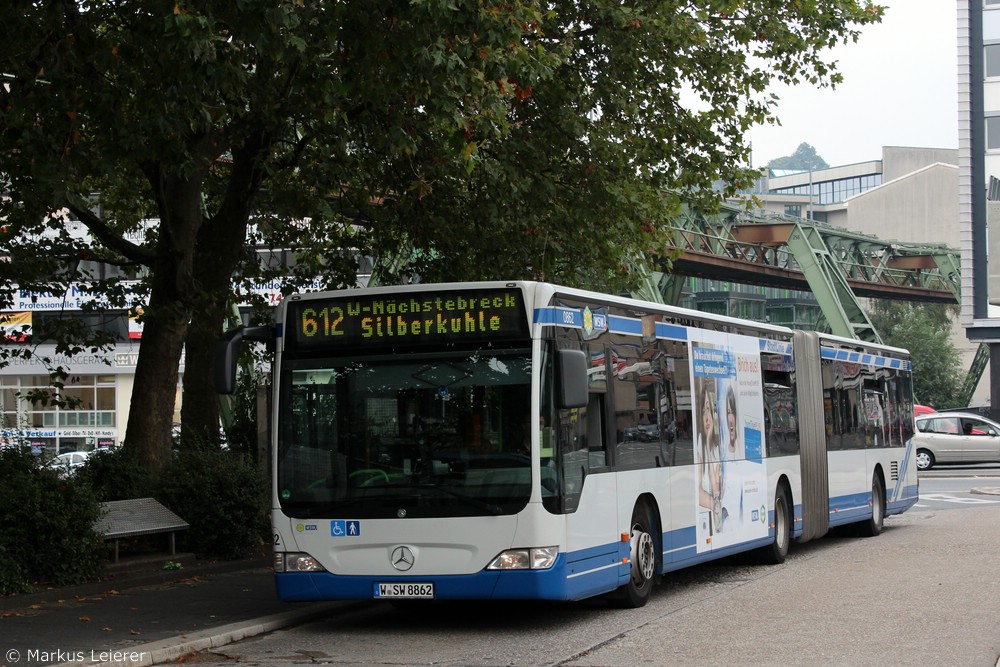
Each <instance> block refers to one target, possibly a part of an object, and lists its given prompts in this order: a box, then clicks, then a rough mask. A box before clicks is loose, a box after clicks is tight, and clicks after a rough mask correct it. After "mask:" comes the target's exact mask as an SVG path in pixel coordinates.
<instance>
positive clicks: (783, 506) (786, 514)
mask: <svg viewBox="0 0 1000 667" xmlns="http://www.w3.org/2000/svg"><path fill="white" fill-rule="evenodd" d="M791 542H792V512H791V505H790V504H789V500H788V492H787V491H786V490H785V487H784V486H783V485H780V484H779V485H778V489H777V490H776V491H775V492H774V540H773V541H772V542H771V543H770V544H769V545H767V546H766V547H762V548H761V549H760V551H758V555H759V556H760V560H761V562H763V563H766V564H768V565H781V564H782V563H784V562H785V558H786V557H787V556H788V547H789V545H790V544H791Z"/></svg>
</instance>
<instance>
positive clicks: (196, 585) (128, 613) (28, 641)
mask: <svg viewBox="0 0 1000 667" xmlns="http://www.w3.org/2000/svg"><path fill="white" fill-rule="evenodd" d="M177 565H180V568H179V569H170V568H173V567H176V566H177ZM165 567H166V568H167V569H165ZM353 604H356V603H353ZM351 605H352V603H344V602H333V603H286V602H281V601H279V600H278V598H277V596H276V594H275V590H274V573H273V570H272V569H271V561H270V559H269V558H257V559H253V560H243V561H199V560H197V559H195V558H194V557H193V556H191V555H189V554H179V555H176V556H170V555H169V554H165V555H158V556H153V557H148V556H147V557H144V558H142V559H133V560H128V559H124V560H123V561H122V562H121V563H119V564H118V565H117V566H113V567H109V569H108V571H107V576H106V577H105V578H104V579H102V580H101V581H100V582H97V583H92V584H85V585H82V586H68V587H59V588H49V589H45V590H40V591H37V592H34V593H30V594H24V595H14V596H6V597H0V666H3V667H23V666H27V665H32V666H34V665H86V666H87V667H97V666H98V665H109V666H110V665H115V666H119V665H121V666H126V665H127V666H131V667H141V666H144V665H155V664H162V663H164V662H170V661H173V660H177V659H179V658H183V656H185V655H187V654H190V653H194V652H197V651H202V650H204V649H208V648H214V647H218V646H224V645H226V644H229V643H231V642H234V641H239V640H240V639H243V638H245V637H251V636H254V635H258V634H261V633H264V632H270V631H272V630H277V629H280V628H283V627H287V626H290V625H294V624H296V623H300V622H303V621H305V620H308V619H310V618H313V617H316V616H320V615H326V614H330V613H331V612H333V611H336V610H337V609H344V610H347V609H349V608H350V606H351Z"/></svg>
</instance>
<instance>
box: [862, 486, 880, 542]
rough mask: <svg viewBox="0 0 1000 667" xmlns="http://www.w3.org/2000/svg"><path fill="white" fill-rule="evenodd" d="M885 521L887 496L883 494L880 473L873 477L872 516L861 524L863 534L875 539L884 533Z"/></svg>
mask: <svg viewBox="0 0 1000 667" xmlns="http://www.w3.org/2000/svg"><path fill="white" fill-rule="evenodd" d="M884 521H885V494H884V493H883V492H882V478H881V477H879V476H878V473H875V475H874V476H873V477H872V514H871V516H870V517H868V520H867V521H865V522H864V523H862V524H861V534H862V535H863V536H864V537H875V536H876V535H878V534H879V533H881V532H882V524H883V522H884Z"/></svg>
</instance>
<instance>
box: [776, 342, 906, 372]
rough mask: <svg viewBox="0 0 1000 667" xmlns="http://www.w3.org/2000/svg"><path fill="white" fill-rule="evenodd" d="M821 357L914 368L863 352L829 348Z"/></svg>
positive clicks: (898, 361) (902, 361) (895, 360)
mask: <svg viewBox="0 0 1000 667" xmlns="http://www.w3.org/2000/svg"><path fill="white" fill-rule="evenodd" d="M762 342H763V341H762ZM819 356H820V358H822V359H832V360H834V361H844V362H848V363H854V364H859V363H860V364H864V365H866V366H885V367H887V368H895V369H898V370H905V371H909V370H911V369H912V368H913V364H912V363H911V362H909V361H906V360H903V359H894V358H892V357H883V356H881V355H878V354H868V353H864V354H862V353H861V352H852V351H851V350H836V349H833V348H829V347H822V348H820V351H819Z"/></svg>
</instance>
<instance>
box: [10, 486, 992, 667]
mask: <svg viewBox="0 0 1000 667" xmlns="http://www.w3.org/2000/svg"><path fill="white" fill-rule="evenodd" d="M972 492H973V493H979V494H984V495H1000V487H990V486H983V487H978V488H975V489H972ZM177 566H179V569H172V568H176V567H177ZM362 604H364V603H358V602H326V603H286V602H281V601H279V600H278V598H277V596H276V594H275V590H274V575H273V571H272V569H271V561H270V558H268V557H261V558H255V559H251V560H241V561H203V560H198V559H196V558H194V556H192V555H190V554H180V555H176V556H170V555H169V554H161V555H153V556H146V557H142V558H133V559H124V560H123V561H122V562H121V563H119V564H117V565H115V566H110V567H109V568H108V570H107V573H106V576H105V577H104V578H103V579H102V580H101V581H100V582H96V583H92V584H86V585H82V586H69V587H59V588H49V589H45V590H40V591H37V592H34V593H30V594H24V595H13V596H6V597H0V667H24V666H29V665H30V666H35V665H74V666H86V667H98V666H99V665H100V666H104V665H107V666H115V667H119V666H122V667H125V666H127V667H144V666H146V665H158V664H163V663H166V662H172V661H177V660H182V659H183V658H184V656H186V655H189V654H193V653H196V652H199V651H203V650H206V649H211V648H218V647H220V646H225V645H226V644H230V643H232V642H236V641H239V640H241V639H244V638H247V637H252V636H255V635H259V634H262V633H266V632H271V631H273V630H278V629H281V628H284V627H289V626H292V625H296V624H299V623H302V622H305V621H308V620H310V619H313V618H318V617H321V616H325V615H329V614H331V613H336V612H350V611H351V610H352V609H353V608H357V607H358V606H359V605H362Z"/></svg>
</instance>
